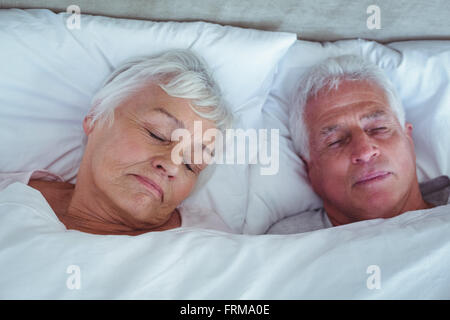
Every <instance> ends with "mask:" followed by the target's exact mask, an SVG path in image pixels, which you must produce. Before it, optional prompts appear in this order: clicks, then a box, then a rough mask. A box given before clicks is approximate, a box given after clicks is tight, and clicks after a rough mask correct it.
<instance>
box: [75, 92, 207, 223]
mask: <svg viewBox="0 0 450 320" xmlns="http://www.w3.org/2000/svg"><path fill="white" fill-rule="evenodd" d="M90 121H91V120H90V118H86V119H85V122H84V130H85V132H86V134H87V135H88V142H87V146H86V150H85V155H84V158H86V159H83V161H84V162H85V164H86V165H85V166H83V168H84V169H85V170H86V171H88V172H87V175H86V174H85V175H84V176H90V177H91V178H90V181H89V183H90V184H91V185H90V186H89V188H94V192H93V193H92V194H93V195H94V194H95V196H96V197H101V200H102V201H101V203H102V204H103V205H104V206H106V208H111V209H112V210H110V212H115V213H116V212H119V214H116V216H115V217H113V218H114V219H118V220H120V221H121V222H124V223H126V224H128V225H133V226H136V227H141V226H143V225H148V224H151V225H155V226H157V225H162V224H164V223H165V222H166V221H168V219H169V218H170V216H171V214H172V212H173V211H174V210H175V208H176V207H177V206H178V205H179V204H180V203H181V202H182V201H183V200H184V199H185V198H186V197H187V196H188V195H189V193H190V192H191V190H192V189H193V187H194V185H195V182H196V181H197V178H198V175H199V173H200V172H201V171H202V170H203V169H204V168H205V167H206V164H204V163H200V164H185V163H181V164H177V163H178V162H177V161H173V159H172V150H173V149H174V147H175V146H176V145H177V144H178V143H179V142H178V141H172V140H171V135H172V132H173V130H175V129H178V128H184V129H186V130H187V131H186V132H188V133H189V134H190V136H191V141H192V143H194V122H196V121H201V125H202V126H201V127H202V132H201V134H202V136H203V133H204V132H205V131H206V130H208V129H211V128H215V126H214V123H213V122H212V121H210V120H206V119H204V118H201V117H200V116H198V115H197V114H196V113H195V112H194V111H193V110H192V109H191V107H190V105H189V101H188V100H186V99H181V98H174V97H171V96H169V95H167V94H166V93H165V92H164V91H163V90H162V89H161V88H160V87H159V86H158V85H155V84H149V85H148V86H146V87H145V89H143V90H140V91H139V92H138V93H137V94H135V95H133V96H132V97H130V98H128V99H126V100H125V101H124V102H123V103H122V104H121V105H120V106H119V107H117V109H116V110H115V114H114V123H113V125H112V126H111V127H108V125H101V124H99V123H98V122H97V123H95V124H94V127H93V128H92V129H89V123H90ZM198 124H199V123H198V122H197V127H198ZM203 143H206V144H207V143H208V142H205V141H203ZM80 170H81V169H80ZM85 180H86V179H85ZM97 200H99V199H97ZM108 206H109V207H108ZM117 215H118V216H117Z"/></svg>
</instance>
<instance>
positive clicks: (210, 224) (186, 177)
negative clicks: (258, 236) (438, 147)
mask: <svg viewBox="0 0 450 320" xmlns="http://www.w3.org/2000/svg"><path fill="white" fill-rule="evenodd" d="M230 121H231V113H230V111H229V110H228V109H227V107H226V106H225V104H224V103H223V100H222V98H221V96H220V90H219V87H218V85H217V84H216V83H215V81H214V80H213V78H212V77H211V75H210V72H209V71H208V68H207V67H206V65H205V63H204V62H203V61H202V60H201V59H200V58H199V57H197V56H196V55H194V54H193V53H192V52H191V51H188V50H172V51H168V52H165V53H163V54H160V55H158V56H154V57H143V58H138V59H133V60H132V61H129V62H127V63H125V64H123V65H122V66H120V67H119V68H118V69H117V70H116V71H115V72H113V73H112V75H111V76H110V77H109V78H108V79H107V80H106V82H105V85H104V86H103V87H102V88H101V90H100V91H99V92H98V93H97V94H96V96H95V97H94V99H93V105H92V108H91V110H90V112H89V113H88V115H87V116H86V117H85V119H84V122H83V129H84V132H85V136H86V138H87V139H86V140H87V143H86V146H85V150H84V154H83V158H82V161H81V164H80V168H79V171H78V174H77V181H76V184H72V183H69V182H66V181H64V180H63V179H62V178H61V177H60V176H58V175H55V174H54V173H52V172H48V171H46V170H42V168H36V170H33V171H29V172H19V173H1V174H0V191H1V192H2V194H3V195H4V192H8V190H7V189H8V186H10V185H12V184H15V183H19V184H15V188H19V189H20V190H21V191H20V192H23V193H24V194H25V193H27V194H28V195H29V196H30V199H29V200H30V201H31V202H33V203H39V202H41V201H44V202H46V203H45V205H41V206H39V208H38V209H37V211H42V212H40V214H36V212H35V211H36V210H35V211H33V210H30V211H29V217H28V218H26V219H23V221H22V223H32V221H33V219H37V218H39V217H44V218H45V217H46V219H44V220H45V221H47V222H48V224H49V227H52V228H55V231H56V230H61V231H64V230H66V229H73V230H78V231H82V232H87V233H93V234H103V235H109V234H115V235H139V234H142V233H146V232H150V231H162V230H168V229H173V228H177V227H180V226H185V227H188V226H190V227H203V228H213V229H219V230H222V231H229V229H228V227H227V226H226V225H225V224H224V223H223V221H222V219H220V217H219V216H218V215H216V214H214V213H213V212H209V213H207V214H203V213H202V212H200V211H196V212H192V211H186V210H181V209H180V208H179V205H180V204H181V202H182V201H183V200H184V199H186V197H188V195H189V194H190V193H191V191H192V190H193V188H194V186H195V185H196V183H197V180H198V179H199V177H200V175H201V174H202V171H204V169H205V168H206V167H207V163H205V162H195V163H192V161H190V160H191V159H184V158H183V160H184V162H181V163H178V162H175V161H174V159H172V150H173V149H174V148H175V147H176V146H177V144H178V143H179V142H178V141H174V140H173V139H172V133H173V132H174V131H175V130H177V129H180V128H182V129H184V130H185V132H187V134H188V135H190V136H193V135H194V123H195V122H200V123H201V124H202V126H201V127H202V128H203V131H206V130H208V129H211V128H214V129H220V130H223V129H224V128H226V127H227V126H228V125H229V124H230ZM194 143H195V141H194ZM188 147H190V146H188ZM205 152H207V151H206V149H205ZM183 156H184V154H183ZM29 188H32V189H35V190H37V191H39V192H40V193H36V192H31V191H30V190H29ZM2 190H3V191H2ZM16 191H17V190H16ZM11 194H12V192H11ZM42 197H43V199H42ZM31 198H33V199H31ZM50 208H51V210H50ZM200 215H201V216H200ZM55 218H57V219H55ZM62 226H63V229H61V227H62Z"/></svg>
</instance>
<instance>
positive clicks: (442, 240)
mask: <svg viewBox="0 0 450 320" xmlns="http://www.w3.org/2000/svg"><path fill="white" fill-rule="evenodd" d="M48 210H49V207H48V205H47V204H46V202H45V200H44V198H43V197H42V196H41V195H40V193H39V192H37V191H36V190H34V189H32V188H30V187H28V186H26V185H24V184H21V183H14V184H12V185H10V186H9V187H7V188H6V189H5V190H3V191H2V192H0V298H1V299H449V298H450V272H449V270H448V266H449V265H450V232H448V230H449V228H450V205H447V206H441V207H436V208H434V209H432V210H429V211H425V210H422V211H414V212H409V213H406V214H403V215H401V216H398V217H396V218H393V219H389V220H382V219H377V220H370V221H363V222H359V223H354V224H350V225H346V226H341V227H336V228H331V229H323V230H319V231H315V232H309V233H303V234H297V235H258V236H252V235H236V234H227V233H222V232H218V231H210V230H201V229H190V228H178V229H173V230H170V231H165V232H153V233H147V234H144V235H140V236H136V237H132V236H97V235H92V234H86V233H82V232H78V231H67V230H65V228H64V226H63V225H62V224H60V223H59V221H57V219H56V217H55V216H53V217H52V214H51V213H49V212H48ZM374 270H375V271H374ZM68 271H69V273H67V272H68ZM368 271H369V273H368ZM76 284H79V285H80V286H79V288H78V289H77V287H76ZM377 284H379V289H377V288H376V285H377Z"/></svg>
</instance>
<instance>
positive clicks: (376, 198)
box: [268, 55, 450, 233]
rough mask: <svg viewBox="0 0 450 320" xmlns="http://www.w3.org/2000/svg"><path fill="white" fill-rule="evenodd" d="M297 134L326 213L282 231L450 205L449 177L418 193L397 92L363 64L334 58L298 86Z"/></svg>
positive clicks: (290, 221)
mask: <svg viewBox="0 0 450 320" xmlns="http://www.w3.org/2000/svg"><path fill="white" fill-rule="evenodd" d="M291 108H292V110H291V114H290V124H289V125H290V131H291V134H292V139H293V142H294V147H295V149H296V151H297V152H298V154H299V155H300V157H301V158H302V159H303V162H304V164H305V167H306V170H307V174H308V177H309V180H310V183H311V186H312V187H313V189H314V191H315V192H316V193H317V194H318V195H319V196H320V197H321V199H322V200H323V209H320V210H317V211H310V212H302V213H300V214H298V215H294V216H292V217H288V218H286V219H284V220H281V221H280V222H278V223H275V224H274V225H273V226H272V227H271V228H270V229H269V230H268V233H298V232H306V231H312V230H316V229H321V228H327V227H332V226H338V225H344V224H348V223H353V222H357V221H362V220H368V219H375V218H391V217H395V216H397V215H400V214H402V213H404V212H407V211H413V210H419V209H428V208H432V207H433V206H437V205H444V204H447V203H449V200H450V198H449V193H450V182H449V178H448V177H447V176H442V177H439V178H436V179H434V180H431V181H428V182H427V183H425V184H422V185H420V186H419V183H418V179H417V174H416V161H415V160H416V157H415V151H414V142H413V138H412V130H413V127H412V125H411V124H410V123H408V122H406V121H405V114H404V110H403V108H402V105H401V102H400V100H399V99H398V97H397V95H396V93H395V89H394V87H393V86H392V84H391V83H390V82H389V80H388V79H387V77H386V76H385V75H384V74H383V72H382V70H380V69H379V68H378V67H377V66H376V65H373V64H371V63H369V62H366V61H364V60H363V59H361V58H360V57H358V56H353V55H346V56H340V57H334V58H329V59H327V60H325V61H323V62H322V63H320V64H318V65H316V66H313V67H312V68H311V69H310V70H309V71H308V72H306V74H305V75H304V76H303V77H302V78H301V80H300V81H299V83H298V85H297V87H296V89H295V92H294V95H293V100H292V106H291Z"/></svg>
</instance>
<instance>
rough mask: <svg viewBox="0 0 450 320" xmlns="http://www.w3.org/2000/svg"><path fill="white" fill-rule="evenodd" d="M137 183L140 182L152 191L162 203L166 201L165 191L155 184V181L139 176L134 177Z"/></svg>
mask: <svg viewBox="0 0 450 320" xmlns="http://www.w3.org/2000/svg"><path fill="white" fill-rule="evenodd" d="M133 176H134V177H135V178H136V180H137V181H139V182H140V183H141V184H142V185H143V186H144V187H145V188H146V189H147V190H148V191H150V192H151V193H152V194H154V195H155V196H156V197H158V199H160V201H161V202H163V201H164V191H163V190H162V189H161V187H160V186H159V185H158V184H157V183H156V182H154V181H153V180H151V179H149V178H147V177H143V176H139V175H135V174H134V175H133Z"/></svg>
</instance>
